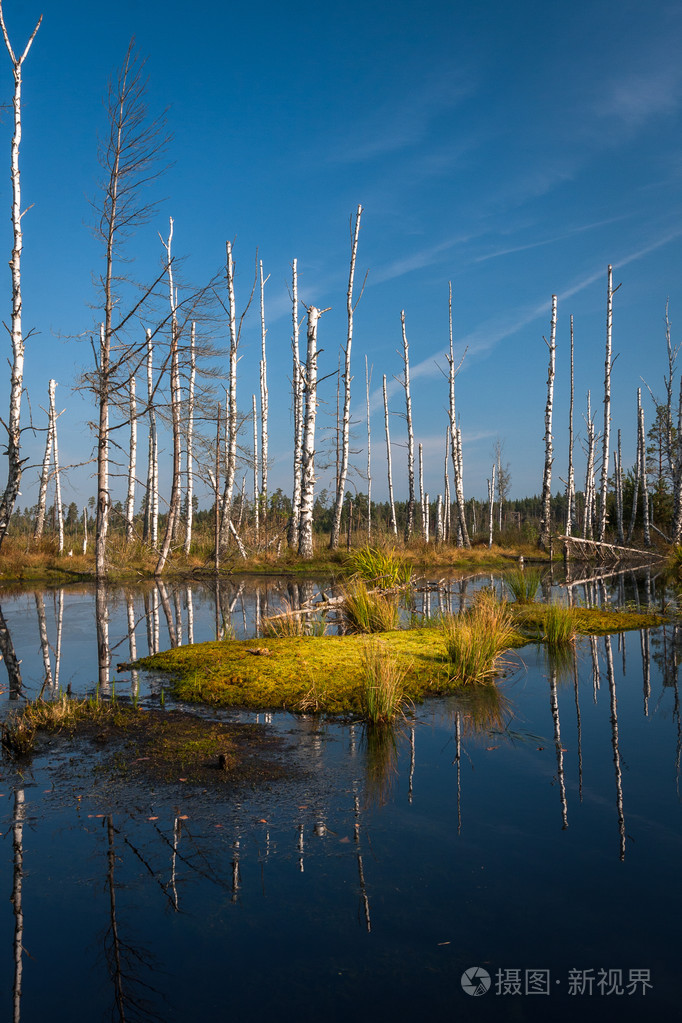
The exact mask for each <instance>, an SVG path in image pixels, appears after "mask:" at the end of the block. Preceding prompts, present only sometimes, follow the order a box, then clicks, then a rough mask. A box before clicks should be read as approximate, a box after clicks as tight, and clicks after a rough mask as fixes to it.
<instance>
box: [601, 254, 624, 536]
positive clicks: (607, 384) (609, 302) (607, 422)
mask: <svg viewBox="0 0 682 1023" xmlns="http://www.w3.org/2000/svg"><path fill="white" fill-rule="evenodd" d="M619 287H620V284H619V285H618V287H616V288H614V286H613V271H612V268H611V265H609V267H608V269H607V286H606V354H605V358H604V431H603V435H602V465H601V485H600V488H599V497H600V505H599V539H600V541H601V542H602V543H603V542H604V541H605V539H606V494H607V490H608V485H609V461H610V458H611V452H610V450H609V443H610V431H611V370H612V369H613V363H614V361H615V360H612V358H611V348H612V342H611V335H612V332H613V296H614V294H615V293H616V291H618V288H619Z"/></svg>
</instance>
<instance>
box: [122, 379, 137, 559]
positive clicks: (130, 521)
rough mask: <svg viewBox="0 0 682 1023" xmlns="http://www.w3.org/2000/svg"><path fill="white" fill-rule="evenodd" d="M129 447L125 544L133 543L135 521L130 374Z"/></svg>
mask: <svg viewBox="0 0 682 1023" xmlns="http://www.w3.org/2000/svg"><path fill="white" fill-rule="evenodd" d="M129 386H130V392H129V399H130V400H129V408H130V446H129V458H128V496H127V499H126V513H125V519H126V524H125V529H126V543H132V542H133V536H134V519H135V472H136V469H137V401H136V396H135V374H134V373H131V374H130V385H129Z"/></svg>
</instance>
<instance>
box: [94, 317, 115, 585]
mask: <svg viewBox="0 0 682 1023" xmlns="http://www.w3.org/2000/svg"><path fill="white" fill-rule="evenodd" d="M105 311H106V312H107V314H108V317H109V320H111V309H108V310H105ZM110 346H111V338H110V337H109V338H107V330H106V327H105V325H104V323H101V324H100V328H99V382H98V396H99V422H98V425H97V510H96V515H95V576H96V578H97V579H100V580H102V579H104V577H105V576H106V572H107V565H106V550H107V534H108V532H109V508H110V506H111V498H110V495H109V354H110Z"/></svg>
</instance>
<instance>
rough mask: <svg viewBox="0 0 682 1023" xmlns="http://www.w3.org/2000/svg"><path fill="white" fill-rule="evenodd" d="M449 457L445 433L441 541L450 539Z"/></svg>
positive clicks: (448, 439) (447, 434) (446, 434)
mask: <svg viewBox="0 0 682 1023" xmlns="http://www.w3.org/2000/svg"><path fill="white" fill-rule="evenodd" d="M449 457H450V431H449V430H446V431H445V461H444V464H443V488H444V489H443V494H444V505H445V507H444V511H443V540H444V541H446V540H449V539H450V474H449V472H448V459H449Z"/></svg>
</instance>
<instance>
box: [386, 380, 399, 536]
mask: <svg viewBox="0 0 682 1023" xmlns="http://www.w3.org/2000/svg"><path fill="white" fill-rule="evenodd" d="M384 427H385V430H386V465H387V469H388V502H389V506H390V509H391V522H390V528H391V531H392V532H393V535H394V536H397V535H398V524H397V522H396V518H395V503H394V500H393V472H392V469H391V435H390V432H389V427H388V398H387V397H386V374H385V373H384Z"/></svg>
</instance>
